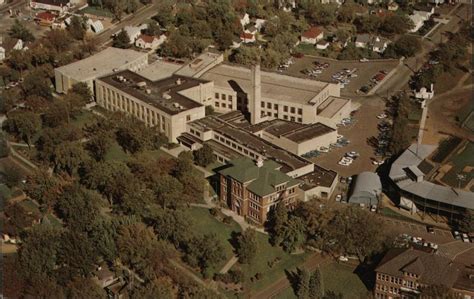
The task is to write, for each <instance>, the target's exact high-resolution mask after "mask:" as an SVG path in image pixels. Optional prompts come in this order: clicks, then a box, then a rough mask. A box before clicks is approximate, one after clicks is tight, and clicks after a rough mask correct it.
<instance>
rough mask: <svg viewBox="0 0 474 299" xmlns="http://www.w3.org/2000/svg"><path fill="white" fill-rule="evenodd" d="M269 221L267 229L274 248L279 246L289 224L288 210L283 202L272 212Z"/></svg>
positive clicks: (269, 214)
mask: <svg viewBox="0 0 474 299" xmlns="http://www.w3.org/2000/svg"><path fill="white" fill-rule="evenodd" d="M267 219H268V220H267V223H266V227H267V230H268V232H269V234H270V243H271V244H272V245H273V246H275V245H279V244H280V243H281V241H282V240H283V234H284V229H285V226H286V225H287V222H288V208H287V207H286V205H285V204H284V203H283V202H279V203H278V204H277V205H276V208H272V209H271V210H270V212H269V213H268V218H267Z"/></svg>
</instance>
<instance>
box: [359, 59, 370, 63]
mask: <svg viewBox="0 0 474 299" xmlns="http://www.w3.org/2000/svg"><path fill="white" fill-rule="evenodd" d="M359 61H360V62H368V61H369V60H368V59H367V58H362V59H360V60H359Z"/></svg>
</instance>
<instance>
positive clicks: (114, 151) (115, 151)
mask: <svg viewBox="0 0 474 299" xmlns="http://www.w3.org/2000/svg"><path fill="white" fill-rule="evenodd" d="M128 158H129V156H128V155H127V153H125V152H124V151H123V149H122V148H121V147H120V145H119V144H118V143H117V142H115V141H114V143H112V146H111V147H110V148H109V151H108V152H107V154H105V160H106V161H112V160H115V161H126V160H127V159H128Z"/></svg>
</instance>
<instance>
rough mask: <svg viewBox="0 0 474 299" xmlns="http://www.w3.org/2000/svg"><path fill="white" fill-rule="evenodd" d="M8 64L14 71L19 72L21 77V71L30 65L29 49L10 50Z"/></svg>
mask: <svg viewBox="0 0 474 299" xmlns="http://www.w3.org/2000/svg"><path fill="white" fill-rule="evenodd" d="M8 65H9V66H10V67H11V68H13V69H14V70H16V71H19V72H20V77H23V76H22V74H23V71H24V70H26V69H27V68H28V67H29V66H30V65H31V55H30V52H29V51H22V50H12V51H11V52H10V57H9V58H8Z"/></svg>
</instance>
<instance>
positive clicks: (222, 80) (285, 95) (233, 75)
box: [201, 63, 330, 104]
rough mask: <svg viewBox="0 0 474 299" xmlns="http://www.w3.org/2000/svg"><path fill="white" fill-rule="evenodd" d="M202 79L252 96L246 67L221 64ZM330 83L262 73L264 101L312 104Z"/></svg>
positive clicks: (248, 72)
mask: <svg viewBox="0 0 474 299" xmlns="http://www.w3.org/2000/svg"><path fill="white" fill-rule="evenodd" d="M201 78H202V79H206V80H209V81H214V86H216V87H221V88H226V89H233V90H236V91H237V90H238V89H239V87H240V89H242V90H244V91H245V92H246V93H247V94H250V91H251V90H252V82H251V70H250V69H248V68H245V67H240V66H233V65H228V64H223V63H221V64H219V65H217V66H215V67H213V68H212V69H210V70H209V71H207V72H206V73H204V74H203V75H202V76H201ZM329 84H330V83H325V82H320V81H315V80H308V79H302V78H296V77H291V76H286V75H282V74H277V73H271V72H264V71H262V72H261V91H262V99H263V98H270V99H275V100H281V101H287V102H293V103H301V104H308V103H309V104H311V103H310V101H311V100H312V99H313V98H314V97H315V96H317V95H318V94H319V93H320V92H321V90H323V89H324V88H325V87H326V86H328V85H329Z"/></svg>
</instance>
